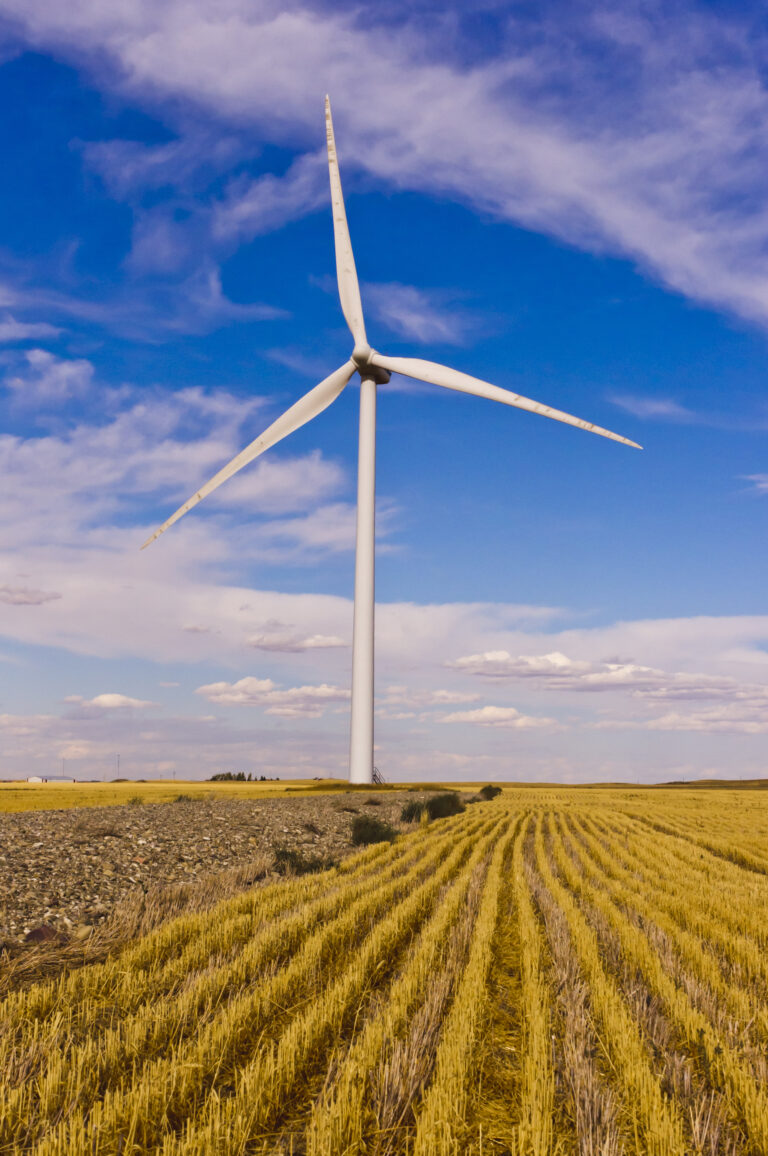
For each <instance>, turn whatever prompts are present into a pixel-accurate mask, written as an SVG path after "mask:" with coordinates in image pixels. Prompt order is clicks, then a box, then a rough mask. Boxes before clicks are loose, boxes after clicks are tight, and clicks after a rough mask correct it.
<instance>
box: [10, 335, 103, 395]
mask: <svg viewBox="0 0 768 1156" xmlns="http://www.w3.org/2000/svg"><path fill="white" fill-rule="evenodd" d="M23 363H24V364H23V368H22V369H21V370H20V372H18V373H14V374H10V375H8V376H7V377H6V378H5V379H4V381H3V384H4V385H5V386H6V388H8V389H10V390H12V391H13V393H14V394H15V396H16V398H17V400H18V401H19V402H20V403H22V404H24V405H29V406H39V405H46V404H54V405H55V404H62V403H63V402H66V401H69V400H70V399H71V398H77V397H83V396H84V395H85V394H87V393H88V392H89V390H90V389H91V386H92V385H93V375H94V368H93V365H92V364H91V362H90V361H87V360H86V359H85V358H76V359H71V358H70V359H67V358H63V357H57V356H56V355H55V354H54V353H49V352H48V351H47V350H45V349H30V350H28V351H27V352H26V353H24V354H23Z"/></svg>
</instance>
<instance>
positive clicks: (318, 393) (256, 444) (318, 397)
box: [141, 361, 357, 550]
mask: <svg viewBox="0 0 768 1156" xmlns="http://www.w3.org/2000/svg"><path fill="white" fill-rule="evenodd" d="M356 368H357V367H356V366H355V363H354V361H347V362H346V363H345V364H344V365H342V366H341V367H340V368H339V369H337V370H336V372H335V373H332V374H331V375H330V377H326V378H325V380H324V381H321V382H320V384H319V385H316V386H315V387H314V389H310V391H309V393H305V394H304V396H303V397H302V398H299V400H298V401H297V402H296V403H295V404H294V405H292V406H291V408H290V409H287V410H286V411H285V413H284V414H283V415H282V416H281V417H279V418H278V419H277V421H273V422H272V425H271V426H269V427H268V429H265V430H264V433H262V434H259V436H258V437H257V438H255V439H254V441H252V442H251V444H250V445H249V446H246V447H245V449H244V450H241V451H240V453H239V454H237V456H236V457H234V458H232V461H231V462H229V463H228V465H226V466H224V467H223V469H220V470H219V472H218V473H217V474H214V476H213V477H212V478H211V480H210V481H209V482H206V483H205V485H204V486H201V487H200V489H199V490H198V491H197V493H196V494H193V496H192V497H191V498H189V500H188V501H186V502H185V503H184V505H183V506H179V508H178V510H177V511H176V513H175V514H171V516H170V518H169V519H168V520H167V521H166V522H163V524H162V526H161V527H160V529H159V530H155V532H154V534H152V536H151V537H149V538H147V540H146V542H145V543H144V545H143V546H142V547H141V548H142V550H144V549H145V548H146V547H147V546H149V544H150V543H151V542H154V540H155V538H159V537H160V535H161V534H162V533H163V531H164V530H167V529H168V527H169V526H172V525H173V524H174V522H178V520H179V518H181V517H183V516H184V514H186V513H188V512H189V511H190V510H191V509H193V507H194V506H196V505H197V504H198V502H202V500H203V498H207V497H208V495H209V494H211V493H213V491H214V490H216V489H218V488H219V486H220V485H221V484H222V483H223V482H226V481H227V480H228V479H229V478H231V477H232V475H233V474H236V473H237V472H238V470H241V469H242V468H243V466H247V465H248V464H249V462H252V461H253V460H254V458H257V457H259V455H260V454H263V453H264V451H265V450H268V449H270V447H271V446H273V445H276V444H277V442H279V441H282V440H283V438H286V437H288V435H289V434H292V433H293V432H294V430H297V429H300V428H301V426H303V425H306V424H307V422H308V421H311V420H312V418H313V417H317V415H318V414H319V413H322V412H323V410H324V409H327V408H328V406H329V405H330V404H331V402H334V401H335V400H336V398H337V397H338V396H339V394H340V393H341V391H342V390H343V389H344V387H345V386H346V385H347V384H348V382H349V380H350V378H351V377H352V374H353V373H354V372H355V370H356Z"/></svg>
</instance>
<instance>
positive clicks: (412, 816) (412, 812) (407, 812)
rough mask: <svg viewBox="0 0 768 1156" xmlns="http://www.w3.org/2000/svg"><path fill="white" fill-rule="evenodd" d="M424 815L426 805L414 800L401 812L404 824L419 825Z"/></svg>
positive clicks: (401, 819)
mask: <svg viewBox="0 0 768 1156" xmlns="http://www.w3.org/2000/svg"><path fill="white" fill-rule="evenodd" d="M423 813H424V804H423V803H419V802H418V801H417V800H416V799H412V800H411V801H410V802H409V803H406V804H405V806H404V807H403V809H402V810H401V812H400V821H401V822H402V823H418V821H419V820H420V818H421V816H422V815H423Z"/></svg>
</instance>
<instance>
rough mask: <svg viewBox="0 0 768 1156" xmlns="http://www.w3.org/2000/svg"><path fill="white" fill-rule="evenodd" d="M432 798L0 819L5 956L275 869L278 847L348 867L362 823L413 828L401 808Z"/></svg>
mask: <svg viewBox="0 0 768 1156" xmlns="http://www.w3.org/2000/svg"><path fill="white" fill-rule="evenodd" d="M427 797H428V794H427V793H426V792H412V791H392V792H390V791H386V792H381V793H375V794H373V793H372V794H371V795H370V796H368V795H366V794H364V793H362V792H350V793H349V794H347V793H343V794H333V795H320V794H318V795H311V796H300V797H298V798H295V799H291V798H276V799H231V798H228V799H195V800H191V801H186V802H185V801H178V802H173V803H155V804H129V805H126V806H110V807H92V808H88V809H87V810H85V809H78V810H74V809H70V810H61V811H20V812H15V813H13V814H0V881H2V886H0V948H2V947H3V946H5V947H8V948H16V950H18V945H19V944H25V943H26V944H35V943H38V944H42V943H46V942H51V943H56V942H58V943H65V942H67V941H72V940H76V941H79V940H85V939H87V938H88V937H89V936H90V935H91V932H92V931H93V930H95V929H97V928H98V927H99V926H100V925H101V924H103V922H104V921H105V920H106V919H107V918H108V916H109V915H110V914H111V913H112V911H113V910H114V908H115V907H116V906H117V905H118V904H121V903H122V902H123V901H125V900H130V899H131V898H135V897H136V896H137V894H140V893H146V892H147V891H148V890H149V889H150V888H155V887H157V886H168V885H172V884H178V883H194V882H199V881H200V880H202V879H204V878H205V877H206V876H209V875H212V874H216V873H221V872H226V871H228V870H229V871H231V870H232V869H239V868H247V866H248V864H249V863H251V862H255V861H257V862H261V863H263V862H265V855H266V856H268V859H267V860H266V861H268V862H274V855H275V852H276V851H277V850H278V849H279V848H290V849H292V850H297V851H299V852H301V853H302V854H305V855H306V856H313V857H314V856H318V857H322V858H324V859H331V860H339V859H342V858H343V857H344V856H346V855H349V854H350V853H351V852H352V851H353V850H354V848H353V847H352V845H351V842H350V828H351V825H352V821H353V819H354V818H355V816H356V815H358V814H370V815H375V816H376V818H378V819H382V820H384V821H386V822H388V823H391V824H392V825H393V826H395V827H397V828H398V829H399V830H406V829H413V828H407V827H406V825H404V824H402V823H400V809H401V807H402V805H403V803H404V801H405V800H406V799H409V800H410V799H424V798H427ZM369 798H370V799H375V800H376V803H375V805H374V804H369V803H368V802H367V799H369Z"/></svg>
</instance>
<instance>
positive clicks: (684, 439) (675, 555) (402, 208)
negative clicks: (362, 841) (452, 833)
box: [0, 0, 768, 781]
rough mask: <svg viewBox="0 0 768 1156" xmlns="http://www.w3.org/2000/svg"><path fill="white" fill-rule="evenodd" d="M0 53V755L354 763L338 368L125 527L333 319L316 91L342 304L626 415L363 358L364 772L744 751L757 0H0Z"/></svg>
mask: <svg viewBox="0 0 768 1156" xmlns="http://www.w3.org/2000/svg"><path fill="white" fill-rule="evenodd" d="M374 60H376V61H377V63H376V65H375V66H374V65H373V62H374ZM0 62H1V63H0V99H1V100H2V106H3V108H4V109H5V114H4V117H3V120H2V124H0V137H1V145H2V151H3V156H4V158H5V164H4V166H3V168H4V174H3V179H2V182H0V229H1V230H2V233H1V234H0V470H2V473H3V485H2V491H1V492H2V497H0V519H2V523H3V527H2V528H3V533H2V543H3V544H2V547H0V672H1V679H2V681H1V682H0V776H3V777H12V776H19V775H24V774H26V773H45V772H46V771H51V770H55V769H56V768H60V765H61V760H62V759H64V760H65V761H66V766H67V768H68V769H69V770H70V771H71V772H73V773H75V774H79V775H81V776H97V775H101V774H105V775H109V774H110V773H111V772H112V768H113V766H114V765H115V756H116V754H117V752H118V751H119V752H120V754H121V770H122V771H123V772H124V773H126V774H131V775H133V776H135V777H144V776H149V775H152V774H169V773H172V772H173V773H176V774H177V775H178V776H179V777H183V776H184V775H191V776H201V777H202V776H205V775H207V774H209V773H211V771H213V770H221V769H238V770H239V769H245V770H253V771H256V772H257V773H265V774H279V775H282V776H289V775H291V774H326V773H328V774H337V775H341V774H344V773H345V765H346V744H347V731H348V718H347V714H348V685H349V667H350V649H349V643H350V638H351V592H352V573H353V547H354V498H355V468H356V432H357V430H356V427H357V391H356V389H355V387H354V384H353V385H352V386H351V387H350V388H349V389H348V390H346V391H345V392H344V394H342V396H341V398H340V399H339V400H338V401H337V402H336V403H335V404H334V406H332V407H331V409H329V410H328V411H326V413H324V414H323V415H321V416H320V417H319V418H318V419H317V420H316V421H315V422H313V423H311V424H310V425H309V426H307V427H305V428H304V429H302V430H301V431H299V432H298V433H297V434H296V435H294V436H293V437H292V438H291V439H289V440H288V441H286V442H284V443H282V444H281V445H280V446H279V447H278V448H277V449H275V450H273V451H271V452H270V453H269V454H267V455H266V456H265V457H264V458H263V459H261V460H260V461H259V462H258V463H256V464H255V465H254V466H253V467H251V468H250V469H249V470H248V471H247V473H243V474H241V475H239V476H238V477H237V478H236V479H235V480H233V481H232V482H231V483H230V484H229V485H228V486H227V487H225V488H224V489H222V490H221V491H219V492H218V493H217V495H216V496H215V498H212V499H211V500H210V501H209V502H207V503H205V504H203V506H201V507H200V508H199V509H198V510H196V511H195V512H194V514H192V515H190V516H189V517H188V518H186V519H184V521H183V522H182V523H181V524H180V525H178V526H177V527H174V528H173V530H172V531H170V532H169V533H168V534H167V535H164V536H163V538H161V539H160V540H159V541H158V542H157V543H155V544H154V545H153V546H152V548H151V549H149V550H146V551H144V552H141V553H140V552H139V550H138V547H139V545H140V544H141V542H142V541H143V540H144V538H145V537H146V536H147V534H148V533H149V532H150V531H151V530H152V529H154V528H155V527H156V526H157V525H158V524H159V523H160V522H162V521H163V520H164V519H165V518H166V517H167V516H168V514H169V513H170V512H171V511H172V510H173V509H175V507H176V506H177V505H178V504H179V503H180V502H181V501H183V500H184V499H185V498H186V497H187V496H189V494H190V493H192V492H193V491H194V490H195V489H196V488H197V486H198V485H199V484H200V483H201V482H203V481H205V480H206V479H207V478H208V477H209V476H210V475H211V474H213V473H214V472H215V471H216V470H217V469H218V468H219V466H220V465H222V464H223V463H224V462H225V461H227V460H228V458H230V457H231V456H232V455H233V454H234V453H235V452H236V451H237V450H238V449H239V448H241V447H242V445H244V444H246V443H247V442H248V441H250V440H251V439H252V438H253V437H254V436H256V434H258V433H259V432H260V431H261V429H263V428H264V427H265V426H266V425H267V424H269V422H270V421H272V420H273V419H274V418H275V417H276V416H278V415H279V413H280V412H282V410H284V409H285V408H287V407H288V405H290V404H291V403H292V402H293V401H295V400H296V399H297V398H298V397H299V396H300V395H301V394H302V393H304V392H306V391H307V390H308V389H310V388H311V387H312V386H313V385H314V384H315V383H316V382H317V381H319V380H320V379H321V378H322V377H324V376H326V374H328V373H329V372H330V371H331V370H332V369H333V368H334V367H335V366H337V365H338V364H340V363H341V362H342V361H344V360H345V359H346V357H347V356H348V355H349V350H350V339H349V336H348V333H347V330H346V327H345V325H344V321H343V318H342V315H341V311H340V308H339V304H338V298H337V296H336V289H335V280H334V276H333V272H334V267H333V239H332V224H331V215H330V200H329V193H328V181H327V169H326V166H325V159H324V125H323V113H322V103H323V96H324V94H325V92H326V91H329V92H330V94H331V97H332V101H333V107H334V118H335V123H336V134H337V144H338V149H339V156H340V162H341V168H342V178H343V181H344V189H345V195H346V200H347V212H348V216H349V222H350V229H351V234H352V240H353V244H354V248H355V254H356V259H357V266H358V272H359V275H360V280H361V284H362V295H363V304H364V308H365V311H366V319H367V326H368V332H369V337H370V338H371V340H372V342H373V344H374V345H375V346H376V347H377V348H379V349H383V350H386V351H387V352H390V353H392V354H410V355H412V356H424V357H428V358H432V359H434V360H438V361H442V362H446V363H448V364H451V365H454V366H455V367H457V368H459V369H463V370H466V371H467V372H470V373H474V374H475V375H477V376H480V377H483V378H485V379H487V380H490V381H492V382H495V383H496V384H498V385H500V386H503V387H506V388H510V389H513V390H516V391H517V392H520V393H523V394H525V395H527V396H531V397H534V398H536V399H537V400H540V401H543V402H545V403H548V404H550V405H553V406H556V407H558V408H561V409H565V410H567V411H570V412H573V413H576V414H577V415H579V416H580V417H584V418H586V419H587V420H590V421H594V422H597V423H598V424H600V425H603V426H607V427H608V428H610V429H615V430H617V431H618V432H620V433H622V434H624V435H625V436H627V437H630V438H633V439H635V440H636V441H639V442H641V443H642V444H643V445H644V447H645V448H644V450H643V452H642V453H638V452H637V451H633V450H630V449H627V448H625V447H623V446H620V445H616V444H613V443H610V442H607V441H604V440H603V439H600V438H595V437H592V436H590V435H587V434H584V433H582V432H580V431H578V430H574V429H570V428H567V427H564V426H560V425H559V424H557V423H554V422H550V421H546V420H544V419H542V418H537V417H534V416H532V415H529V414H525V413H521V412H519V411H515V410H510V409H507V408H503V407H499V406H495V405H493V404H491V403H487V402H483V401H480V400H478V399H474V398H468V397H463V396H459V395H455V394H452V393H448V392H447V391H441V390H438V389H436V388H433V387H428V386H423V387H422V386H417V385H415V384H413V383H410V382H408V381H406V380H405V379H403V378H400V379H398V378H393V380H392V382H391V383H390V385H389V386H387V387H384V388H382V389H381V390H380V397H379V434H378V525H379V542H378V550H379V552H378V561H377V601H378V604H379V608H378V618H377V645H378V674H377V723H376V728H377V731H376V741H377V751H376V759H377V762H378V764H379V765H380V766H381V768H382V770H383V771H384V773H385V775H387V776H388V777H389V778H391V779H401V778H402V779H419V778H429V777H448V778H470V779H471V778H483V779H485V778H490V777H494V778H509V779H525V780H542V779H546V780H563V781H595V780H603V779H611V780H614V779H621V780H630V781H658V780H664V779H670V778H694V777H701V776H704V775H711V774H717V775H724V776H729V777H744V776H754V775H758V774H761V773H764V771H765V768H766V744H767V739H766V735H767V734H768V713H767V711H766V707H767V706H768V610H767V609H766V602H765V573H766V562H767V561H768V547H767V546H766V537H767V536H766V534H765V529H764V526H765V519H766V509H767V508H768V505H767V504H768V452H767V450H766V433H767V432H768V402H767V400H766V391H765V367H766V351H767V346H766V327H767V326H768V223H767V222H768V215H767V214H766V194H765V179H764V172H765V166H766V161H768V138H766V133H765V128H764V125H765V124H766V123H768V120H767V116H768V92H767V91H766V80H765V78H766V64H767V63H768V39H767V38H766V29H765V27H764V18H763V17H762V16H761V14H760V12H759V11H758V10H757V8H756V7H753V6H750V5H746V4H743V5H742V4H739V5H736V4H728V5H726V4H700V5H698V6H697V5H690V6H676V8H675V10H674V12H672V13H670V12H669V10H668V6H666V7H665V6H661V5H660V4H653V3H644V4H636V5H635V4H626V3H622V4H621V5H611V4H578V5H572V4H569V5H562V6H561V5H558V4H554V5H550V6H547V8H546V10H544V11H542V10H541V9H539V8H538V7H536V8H534V7H531V6H527V5H519V6H517V5H510V4H503V5H502V4H495V3H493V2H492V0H489V2H488V3H484V4H481V5H472V6H471V8H470V7H469V6H463V5H460V4H458V5H451V4H448V5H446V4H444V3H441V4H440V5H436V4H431V3H422V4H412V3H411V4H408V5H405V4H403V5H400V4H394V5H393V4H388V5H386V6H384V5H382V6H381V7H380V8H379V7H377V6H367V7H366V9H365V10H364V11H363V10H362V9H360V8H358V7H356V6H354V5H351V4H334V5H327V4H326V5H323V4H303V5H296V6H294V7H292V8H291V9H290V11H287V10H281V7H280V6H279V5H277V4H270V3H253V2H251V3H247V4H246V3H245V2H244V0H220V2H218V3H216V4H213V3H211V0H178V2H176V0H168V2H167V3H164V4H163V5H161V6H157V5H148V4H145V3H140V2H138V0H125V3H123V4H121V5H119V6H118V5H103V4H97V3H96V2H95V0H75V2H73V3H72V4H70V5H68V6H67V7H66V11H65V10H63V9H61V7H60V6H59V5H56V4H53V3H52V2H48V0H42V2H40V3H37V4H35V5H34V6H33V10H32V11H30V6H29V5H27V4H22V3H21V2H20V0H0ZM361 62H370V65H371V66H370V67H369V68H368V67H364V66H363V64H362V63H361Z"/></svg>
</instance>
